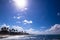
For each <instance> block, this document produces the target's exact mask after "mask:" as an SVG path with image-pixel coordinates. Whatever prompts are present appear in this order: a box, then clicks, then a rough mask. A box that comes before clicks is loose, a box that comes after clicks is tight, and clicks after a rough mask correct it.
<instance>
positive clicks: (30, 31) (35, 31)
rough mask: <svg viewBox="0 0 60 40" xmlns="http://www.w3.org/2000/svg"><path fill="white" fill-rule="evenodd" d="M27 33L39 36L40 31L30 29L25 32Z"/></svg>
mask: <svg viewBox="0 0 60 40" xmlns="http://www.w3.org/2000/svg"><path fill="white" fill-rule="evenodd" d="M26 32H27V33H30V34H40V31H37V30H35V29H33V28H30V29H28V30H26Z"/></svg>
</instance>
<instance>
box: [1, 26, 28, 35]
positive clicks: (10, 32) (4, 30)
mask: <svg viewBox="0 0 60 40" xmlns="http://www.w3.org/2000/svg"><path fill="white" fill-rule="evenodd" d="M0 34H1V35H28V33H26V32H23V31H22V32H18V30H15V29H9V28H7V27H2V28H1V30H0Z"/></svg>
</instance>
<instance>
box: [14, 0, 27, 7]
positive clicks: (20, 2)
mask: <svg viewBox="0 0 60 40" xmlns="http://www.w3.org/2000/svg"><path fill="white" fill-rule="evenodd" d="M13 1H14V3H15V5H16V6H17V7H18V8H25V7H26V5H27V0H13Z"/></svg>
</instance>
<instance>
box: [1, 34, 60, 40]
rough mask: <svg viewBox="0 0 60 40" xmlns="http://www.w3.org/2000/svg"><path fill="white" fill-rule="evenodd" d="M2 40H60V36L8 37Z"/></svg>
mask: <svg viewBox="0 0 60 40" xmlns="http://www.w3.org/2000/svg"><path fill="white" fill-rule="evenodd" d="M1 40H60V35H21V36H12V37H8V38H4V39H1Z"/></svg>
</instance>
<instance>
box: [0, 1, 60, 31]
mask: <svg viewBox="0 0 60 40" xmlns="http://www.w3.org/2000/svg"><path fill="white" fill-rule="evenodd" d="M21 10H23V11H21ZM2 24H7V25H11V26H12V25H18V26H22V27H23V28H24V29H29V28H34V29H36V30H40V29H41V30H46V29H49V28H51V26H53V25H55V24H60V0H27V7H26V8H24V9H19V8H16V5H15V4H14V2H13V1H12V0H0V25H2Z"/></svg>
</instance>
